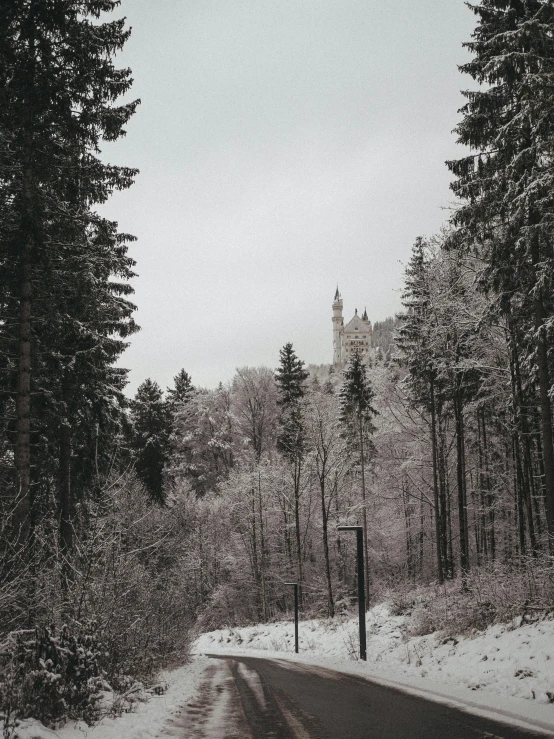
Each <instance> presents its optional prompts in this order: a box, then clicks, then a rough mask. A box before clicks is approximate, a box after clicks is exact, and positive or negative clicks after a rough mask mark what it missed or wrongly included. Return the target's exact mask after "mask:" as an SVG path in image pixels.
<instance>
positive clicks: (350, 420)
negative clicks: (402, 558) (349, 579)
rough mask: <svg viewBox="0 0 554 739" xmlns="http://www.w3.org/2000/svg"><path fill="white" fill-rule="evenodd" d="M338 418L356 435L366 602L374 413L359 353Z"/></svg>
mask: <svg viewBox="0 0 554 739" xmlns="http://www.w3.org/2000/svg"><path fill="white" fill-rule="evenodd" d="M339 397H340V405H341V420H342V422H343V423H344V424H345V426H346V428H347V431H348V436H350V438H351V439H353V438H356V441H357V445H358V451H359V454H360V470H361V477H362V504H363V519H364V559H365V587H366V594H367V596H368V601H367V602H368V603H369V545H368V533H367V509H366V483H365V465H366V461H367V457H368V452H369V451H370V448H369V437H370V436H371V434H372V433H373V432H374V431H375V426H374V425H373V422H372V419H373V417H374V416H375V415H376V410H375V407H374V405H373V401H374V399H375V393H374V392H373V388H372V386H371V382H370V380H369V378H368V376H367V368H366V365H365V364H364V361H363V359H362V357H361V356H360V354H358V353H357V352H356V353H354V354H353V355H352V357H351V358H350V362H349V363H348V365H347V367H346V369H345V370H344V374H343V384H342V387H341V390H340V396H339Z"/></svg>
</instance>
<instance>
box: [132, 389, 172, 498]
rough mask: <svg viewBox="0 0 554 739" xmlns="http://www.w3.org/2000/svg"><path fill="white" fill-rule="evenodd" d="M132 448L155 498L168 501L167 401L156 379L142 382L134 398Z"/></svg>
mask: <svg viewBox="0 0 554 739" xmlns="http://www.w3.org/2000/svg"><path fill="white" fill-rule="evenodd" d="M131 421H132V442H131V445H132V448H133V452H134V455H133V456H134V460H135V469H136V471H137V475H138V476H139V478H140V480H141V481H142V483H143V484H144V486H145V488H146V490H147V491H148V493H149V495H150V497H151V498H152V500H155V501H156V502H158V503H163V502H164V501H165V494H164V485H163V482H164V478H163V473H164V467H165V464H166V461H167V459H168V455H169V423H168V410H167V404H166V403H165V401H164V399H163V391H162V389H161V388H160V386H159V385H158V383H157V382H153V381H152V380H150V379H149V378H148V379H147V380H145V381H144V382H143V383H142V384H141V385H139V387H138V390H137V393H136V395H135V397H134V399H133V401H132V402H131Z"/></svg>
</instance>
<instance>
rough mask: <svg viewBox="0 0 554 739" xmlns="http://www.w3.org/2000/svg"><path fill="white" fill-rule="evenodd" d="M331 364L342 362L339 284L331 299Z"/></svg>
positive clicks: (341, 321)
mask: <svg viewBox="0 0 554 739" xmlns="http://www.w3.org/2000/svg"><path fill="white" fill-rule="evenodd" d="M332 321H333V364H340V363H341V362H342V327H343V319H342V298H341V296H340V293H339V286H338V285H337V291H336V293H335V299H334V300H333V318H332Z"/></svg>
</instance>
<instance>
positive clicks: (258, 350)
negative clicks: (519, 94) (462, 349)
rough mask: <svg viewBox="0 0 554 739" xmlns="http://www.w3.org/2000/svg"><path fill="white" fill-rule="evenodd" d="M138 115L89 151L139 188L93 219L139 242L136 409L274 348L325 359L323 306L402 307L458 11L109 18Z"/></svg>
mask: <svg viewBox="0 0 554 739" xmlns="http://www.w3.org/2000/svg"><path fill="white" fill-rule="evenodd" d="M122 13H124V14H125V15H126V16H127V18H128V21H129V23H130V24H131V25H132V27H133V35H132V37H131V40H130V41H129V43H128V45H127V47H126V49H125V51H124V52H123V53H122V54H121V55H120V57H119V63H120V65H129V66H130V67H131V68H132V69H133V74H134V78H135V86H134V95H135V96H137V97H140V98H142V105H141V106H140V107H139V109H138V112H137V114H136V116H135V117H134V119H133V120H132V121H131V123H130V124H129V126H128V135H127V137H126V139H124V140H122V141H121V142H118V143H117V144H112V145H110V146H109V147H108V148H107V149H106V155H107V157H108V158H109V159H110V160H111V161H113V162H117V163H121V164H127V165H130V166H137V167H139V168H140V170H141V174H140V176H139V177H138V179H137V183H136V185H135V186H134V187H133V188H132V189H131V190H129V191H127V192H125V193H122V194H117V195H116V196H115V197H114V198H113V199H112V201H111V202H110V204H109V205H108V206H107V207H106V208H105V209H104V212H105V213H107V215H109V216H110V217H113V218H114V219H116V220H118V221H119V223H120V226H121V228H123V229H125V230H128V231H130V232H131V233H134V234H135V235H136V236H137V237H138V239H139V240H138V242H137V243H136V244H133V245H132V247H131V248H132V255H133V256H134V257H135V259H136V260H137V262H138V265H137V272H138V273H139V275H140V276H139V277H138V278H137V279H135V281H134V286H135V289H136V295H135V301H136V303H137V304H138V307H139V310H138V313H137V321H138V323H139V324H140V325H141V326H142V331H141V332H140V333H139V334H137V335H136V336H135V337H133V339H132V346H131V347H130V348H129V349H128V351H127V352H126V353H125V355H124V358H123V362H122V364H123V365H124V366H127V367H130V368H131V370H132V372H131V386H130V391H131V392H134V390H135V389H136V386H137V385H138V383H140V382H141V381H142V380H144V379H145V378H146V377H148V376H150V377H152V378H153V379H155V380H157V381H158V382H159V383H160V384H161V385H162V387H165V386H167V385H169V384H171V382H172V377H173V376H174V375H175V374H176V373H177V372H178V370H179V369H180V368H181V367H184V368H185V369H186V370H187V371H188V372H189V373H190V374H191V375H192V378H193V381H194V383H195V384H199V385H205V386H215V385H216V384H217V383H218V382H219V381H220V380H221V381H223V382H225V381H227V380H229V379H230V378H231V377H232V375H233V372H234V369H235V367H237V366H243V365H261V364H265V365H268V366H270V367H274V366H276V364H277V361H278V353H279V348H280V347H281V346H282V345H283V344H284V343H285V342H287V341H292V342H293V344H294V346H295V349H296V351H297V353H298V355H299V356H300V357H301V358H303V359H304V360H305V361H306V362H307V363H311V362H314V363H318V364H319V363H323V362H329V361H330V360H331V357H332V330H331V302H332V298H333V294H334V290H335V287H336V284H337V282H338V284H339V286H340V289H341V292H342V294H343V298H344V303H345V316H346V318H348V319H349V318H350V317H351V314H353V312H354V308H355V307H358V308H359V309H360V310H363V308H364V307H366V306H367V311H368V314H369V317H370V319H371V320H372V321H375V320H382V319H384V318H386V317H387V316H389V315H392V314H394V313H395V312H396V311H397V310H398V309H399V306H400V288H401V281H402V272H403V266H402V264H401V262H402V263H405V262H406V261H407V259H408V258H409V254H410V249H411V244H412V243H413V241H414V239H415V237H416V236H418V235H423V234H427V235H429V234H431V233H434V232H435V231H437V230H438V229H439V227H440V225H441V223H442V222H443V221H444V220H445V218H446V212H445V211H444V210H443V208H445V207H448V206H449V204H450V203H451V200H452V198H451V194H450V191H449V190H448V182H449V173H448V171H447V169H446V167H445V166H444V161H445V159H448V158H450V157H455V156H458V155H459V154H460V151H458V150H457V148H456V146H455V144H454V135H453V134H452V133H451V131H452V128H453V127H454V126H455V124H456V123H457V121H458V119H459V114H458V113H457V109H458V108H459V107H460V106H461V105H462V103H463V99H462V96H461V95H460V92H459V91H460V89H462V88H464V87H466V86H468V85H469V81H468V79H464V77H463V76H462V75H461V74H460V73H459V72H458V70H457V68H456V65H457V64H459V63H461V62H463V61H465V60H466V59H467V55H466V52H464V51H463V50H462V48H461V43H462V41H466V40H469V37H470V34H471V31H472V29H473V26H474V17H473V14H472V13H471V12H470V11H469V10H468V9H467V8H466V7H465V5H464V3H463V2H462V0H388V1H387V2H384V1H383V0H379V2H377V0H213V1H212V0H157V2H152V0H123V5H122Z"/></svg>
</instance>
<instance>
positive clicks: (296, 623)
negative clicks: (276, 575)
mask: <svg viewBox="0 0 554 739" xmlns="http://www.w3.org/2000/svg"><path fill="white" fill-rule="evenodd" d="M285 585H292V586H293V588H294V651H295V652H296V654H298V583H297V582H286V583H285Z"/></svg>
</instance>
